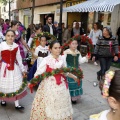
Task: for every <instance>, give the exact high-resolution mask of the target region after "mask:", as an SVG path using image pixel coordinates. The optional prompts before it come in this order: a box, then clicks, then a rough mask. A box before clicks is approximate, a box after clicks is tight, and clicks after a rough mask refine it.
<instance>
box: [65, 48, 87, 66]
mask: <svg viewBox="0 0 120 120" xmlns="http://www.w3.org/2000/svg"><path fill="white" fill-rule="evenodd" d="M67 54H72V55H73V56H74V55H76V54H80V52H79V51H78V50H76V51H75V53H73V52H72V51H71V50H70V49H67V50H65V51H64V57H63V58H64V62H65V64H66V65H67V63H66V57H67ZM78 62H79V64H82V63H85V62H88V59H87V57H82V56H81V54H80V55H79V59H78Z"/></svg>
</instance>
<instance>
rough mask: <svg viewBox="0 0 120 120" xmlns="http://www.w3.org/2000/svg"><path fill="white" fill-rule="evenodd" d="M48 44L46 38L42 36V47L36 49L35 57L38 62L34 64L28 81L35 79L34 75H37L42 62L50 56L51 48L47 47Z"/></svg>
mask: <svg viewBox="0 0 120 120" xmlns="http://www.w3.org/2000/svg"><path fill="white" fill-rule="evenodd" d="M46 43H47V41H46V37H45V36H41V37H40V45H39V46H38V47H36V49H35V53H34V56H35V58H36V59H37V60H36V61H35V62H34V64H33V66H32V67H31V69H30V72H29V74H28V81H30V80H31V79H32V78H33V77H34V74H35V72H36V70H37V68H38V66H39V64H40V63H41V62H42V60H43V58H44V57H46V56H48V54H49V48H48V46H46Z"/></svg>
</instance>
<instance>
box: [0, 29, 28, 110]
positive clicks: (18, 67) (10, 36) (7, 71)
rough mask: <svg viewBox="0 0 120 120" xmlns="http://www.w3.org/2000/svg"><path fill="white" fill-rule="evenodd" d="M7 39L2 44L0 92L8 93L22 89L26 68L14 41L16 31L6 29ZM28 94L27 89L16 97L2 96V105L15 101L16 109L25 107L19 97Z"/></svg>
mask: <svg viewBox="0 0 120 120" xmlns="http://www.w3.org/2000/svg"><path fill="white" fill-rule="evenodd" d="M5 38H6V41H5V42H2V43H1V44H0V53H1V68H0V92H2V93H4V94H7V93H13V92H16V91H18V90H19V89H20V87H21V85H22V79H23V77H22V74H23V75H25V69H24V66H23V64H22V58H21V55H20V50H19V47H18V45H17V44H16V43H14V39H15V32H14V31H13V30H7V31H6V36H5ZM25 95H26V90H24V91H22V92H21V93H20V94H17V95H16V96H14V97H9V98H6V97H0V100H2V101H1V105H2V106H6V101H15V108H16V109H18V110H19V109H24V107H22V106H20V105H19V101H18V100H19V99H20V98H22V97H24V96H25Z"/></svg>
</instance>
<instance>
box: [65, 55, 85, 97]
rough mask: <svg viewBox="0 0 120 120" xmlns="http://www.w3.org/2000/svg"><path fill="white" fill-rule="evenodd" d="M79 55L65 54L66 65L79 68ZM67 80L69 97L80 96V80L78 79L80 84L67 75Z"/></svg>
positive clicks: (81, 90) (81, 91)
mask: <svg viewBox="0 0 120 120" xmlns="http://www.w3.org/2000/svg"><path fill="white" fill-rule="evenodd" d="M79 56H80V54H76V55H72V54H67V56H66V63H67V67H75V68H79ZM67 80H68V85H69V91H70V95H71V97H72V98H73V97H80V95H82V94H83V89H82V80H81V81H80V86H79V85H78V83H77V82H75V80H74V79H72V78H69V77H67Z"/></svg>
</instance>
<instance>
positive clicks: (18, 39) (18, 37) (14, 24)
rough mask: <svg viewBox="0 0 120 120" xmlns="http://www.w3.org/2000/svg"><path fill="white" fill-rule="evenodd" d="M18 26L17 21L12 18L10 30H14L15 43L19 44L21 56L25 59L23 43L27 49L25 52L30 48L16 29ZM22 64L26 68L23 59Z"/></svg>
mask: <svg viewBox="0 0 120 120" xmlns="http://www.w3.org/2000/svg"><path fill="white" fill-rule="evenodd" d="M18 28H19V22H18V21H16V20H13V21H12V22H11V30H13V31H15V41H14V42H15V43H16V44H18V46H19V49H20V54H21V56H22V59H25V58H26V55H25V51H24V49H23V45H24V46H25V48H26V49H27V52H30V49H29V47H28V46H27V44H26V42H25V40H24V39H23V38H22V34H21V32H20V31H19V30H18ZM23 64H24V66H25V68H26V70H27V62H26V61H23Z"/></svg>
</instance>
